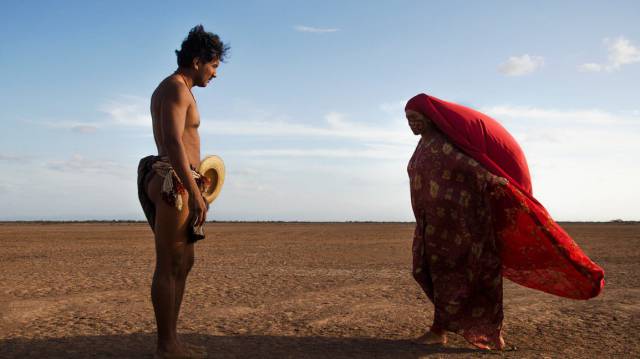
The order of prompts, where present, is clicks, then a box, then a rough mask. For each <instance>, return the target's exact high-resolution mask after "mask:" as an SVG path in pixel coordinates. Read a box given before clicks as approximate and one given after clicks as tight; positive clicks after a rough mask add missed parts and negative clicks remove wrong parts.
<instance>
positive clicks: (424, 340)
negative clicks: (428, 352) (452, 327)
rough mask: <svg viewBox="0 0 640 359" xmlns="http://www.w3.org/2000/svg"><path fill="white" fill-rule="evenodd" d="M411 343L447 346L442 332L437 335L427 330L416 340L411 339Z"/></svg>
mask: <svg viewBox="0 0 640 359" xmlns="http://www.w3.org/2000/svg"><path fill="white" fill-rule="evenodd" d="M412 342H414V343H416V344H423V345H435V344H439V345H445V344H447V334H446V333H444V332H442V333H438V332H433V331H431V330H428V331H427V332H426V333H424V334H422V335H421V336H419V337H418V338H416V339H413V340H412Z"/></svg>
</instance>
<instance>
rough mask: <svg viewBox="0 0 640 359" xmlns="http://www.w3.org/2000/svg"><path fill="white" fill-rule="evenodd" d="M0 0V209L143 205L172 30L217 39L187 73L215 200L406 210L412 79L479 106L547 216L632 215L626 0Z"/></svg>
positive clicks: (631, 44)
mask: <svg viewBox="0 0 640 359" xmlns="http://www.w3.org/2000/svg"><path fill="white" fill-rule="evenodd" d="M177 4H178V3H176V2H160V1H153V2H151V1H148V2H143V1H140V2H129V1H127V2H125V1H121V2H120V1H109V2H99V3H98V2H80V1H78V2H72V1H56V2H54V1H41V2H31V1H25V2H22V3H19V4H18V3H8V4H3V5H2V9H1V11H0V43H1V44H2V48H1V49H0V68H1V69H2V78H3V82H4V83H3V86H1V87H0V123H1V124H2V131H1V132H0V202H2V203H3V205H2V206H0V220H14V219H19V220H22V219H142V218H143V215H142V212H141V210H140V208H139V204H138V202H137V195H136V185H135V170H136V166H137V162H138V160H139V158H141V157H143V156H145V155H147V154H152V153H154V151H155V147H154V144H153V138H152V137H151V127H150V117H149V114H148V101H149V96H150V94H151V93H152V92H153V90H154V88H155V86H156V85H157V84H158V83H159V81H161V80H162V79H163V78H164V77H165V76H167V75H169V74H170V73H172V72H173V71H174V70H175V68H176V62H175V55H174V52H173V51H174V50H175V49H176V48H178V47H179V46H180V42H181V41H182V39H183V38H184V37H185V36H186V34H187V32H188V30H189V29H190V28H191V27H193V26H194V25H196V24H199V23H201V24H203V25H204V26H205V28H206V29H207V30H208V31H213V32H215V33H218V34H219V35H220V36H221V38H222V39H223V40H224V41H228V42H229V43H230V44H231V56H230V58H229V60H228V62H227V63H225V64H223V65H222V67H221V68H220V70H219V76H218V78H217V79H216V80H215V81H214V82H213V83H212V84H211V85H210V86H209V87H207V88H205V89H195V90H194V93H195V95H196V98H197V99H198V104H199V108H200V113H201V116H202V127H201V136H202V144H203V145H202V152H203V154H218V155H220V156H221V157H223V159H224V160H225V163H226V166H227V171H228V173H227V182H226V183H225V187H224V189H223V192H222V194H221V196H220V197H219V199H218V200H216V202H215V203H214V206H213V208H212V211H211V212H210V218H213V219H218V220H318V221H324V220H336V221H342V220H399V221H405V220H412V213H411V208H410V202H409V191H408V179H407V175H406V163H407V161H408V159H409V157H410V156H411V154H412V152H413V149H414V147H415V144H416V143H417V140H418V138H416V137H414V136H411V135H410V131H409V129H408V127H407V125H406V121H405V119H404V113H403V107H404V103H405V102H406V100H408V99H409V98H410V97H412V96H413V95H415V94H417V93H419V92H426V93H429V94H432V95H434V96H436V97H439V98H442V99H446V100H450V101H454V102H459V103H462V104H465V105H468V106H471V107H474V108H476V109H479V110H481V111H483V112H486V113H488V114H490V115H492V116H493V117H494V118H496V119H497V120H499V121H500V122H501V123H503V125H505V127H506V128H507V129H509V130H510V131H511V132H512V133H513V135H514V136H515V137H516V139H518V141H519V142H520V144H521V145H522V147H523V149H524V151H525V153H526V155H527V158H528V161H529V165H530V167H531V172H532V176H533V185H534V194H535V196H536V197H537V198H538V199H539V200H540V201H541V202H542V203H543V204H544V205H545V206H546V207H547V209H548V210H549V211H550V212H551V214H552V215H553V216H554V217H555V218H556V219H558V220H585V221H586V220H611V219H616V218H621V219H628V220H631V219H636V220H637V219H639V214H640V191H639V190H638V189H637V185H636V182H637V178H638V177H640V160H639V159H638V155H637V154H638V153H640V104H639V103H638V100H637V99H638V92H639V91H638V83H639V80H640V26H639V25H638V23H637V19H638V17H639V15H640V4H639V3H638V2H637V1H609V2H600V1H563V2H561V3H559V2H556V1H526V2H524V1H523V2H514V1H483V2H474V1H446V2H444V1H442V2H432V1H305V2H298V1H237V2H231V1H210V2H196V3H189V4H188V5H184V7H182V8H180V7H178V5H177Z"/></svg>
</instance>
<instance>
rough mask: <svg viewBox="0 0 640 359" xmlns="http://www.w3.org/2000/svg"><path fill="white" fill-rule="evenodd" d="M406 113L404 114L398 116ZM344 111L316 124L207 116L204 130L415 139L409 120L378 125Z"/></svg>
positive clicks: (386, 140) (384, 140)
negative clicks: (348, 117) (354, 119)
mask: <svg viewBox="0 0 640 359" xmlns="http://www.w3.org/2000/svg"><path fill="white" fill-rule="evenodd" d="M400 117H402V115H401V114H399V115H398V118H400ZM345 118H346V116H345V115H344V114H340V113H338V112H329V113H328V114H327V115H326V116H325V123H326V126H312V125H307V124H303V123H296V122H286V121H282V120H251V121H243V120H206V121H203V122H202V133H215V134H221V135H235V136H260V137H265V136H307V137H334V138H344V139H352V140H358V141H362V142H367V141H370V142H381V143H405V144H406V143H413V142H414V141H413V138H414V136H412V135H411V132H410V131H408V130H407V128H406V124H404V123H403V122H402V123H395V124H392V125H391V126H378V125H373V124H370V123H362V122H352V121H347V120H346V119H345Z"/></svg>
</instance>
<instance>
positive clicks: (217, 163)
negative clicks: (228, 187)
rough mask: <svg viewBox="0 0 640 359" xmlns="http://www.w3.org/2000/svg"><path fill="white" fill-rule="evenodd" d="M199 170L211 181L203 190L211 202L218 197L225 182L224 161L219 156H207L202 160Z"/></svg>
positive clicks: (207, 199) (203, 193) (205, 197)
mask: <svg viewBox="0 0 640 359" xmlns="http://www.w3.org/2000/svg"><path fill="white" fill-rule="evenodd" d="M198 172H200V173H201V174H202V175H203V176H205V177H207V178H209V181H210V182H211V184H210V185H209V186H207V188H205V189H204V192H202V195H203V196H204V199H205V200H206V201H207V202H208V203H211V202H213V201H214V200H215V199H216V197H218V195H219V194H220V191H221V190H222V185H223V184H224V162H222V158H220V157H218V156H207V157H205V158H204V160H202V162H200V166H199V167H198Z"/></svg>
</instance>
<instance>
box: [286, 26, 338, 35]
mask: <svg viewBox="0 0 640 359" xmlns="http://www.w3.org/2000/svg"><path fill="white" fill-rule="evenodd" d="M293 28H294V29H295V30H296V31H298V32H311V33H314V34H326V33H330V32H337V31H340V29H336V28H319V27H311V26H304V25H297V26H294V27H293Z"/></svg>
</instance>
